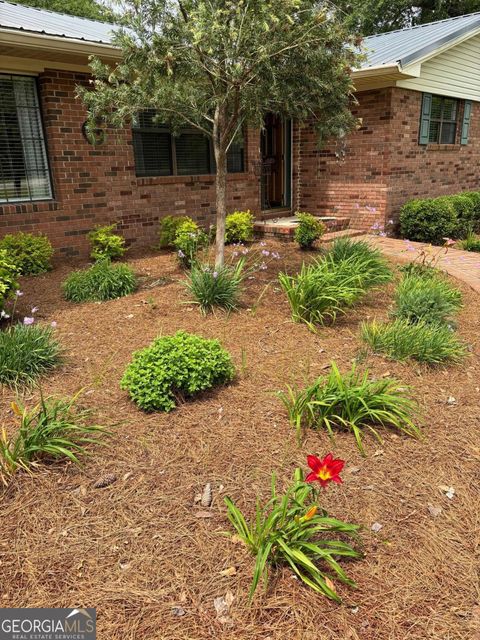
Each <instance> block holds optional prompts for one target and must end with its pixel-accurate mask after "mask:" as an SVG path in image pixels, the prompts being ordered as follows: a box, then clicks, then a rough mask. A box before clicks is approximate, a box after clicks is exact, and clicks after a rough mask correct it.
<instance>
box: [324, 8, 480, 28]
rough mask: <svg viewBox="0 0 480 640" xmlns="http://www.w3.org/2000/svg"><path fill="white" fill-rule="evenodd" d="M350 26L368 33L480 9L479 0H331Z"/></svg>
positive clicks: (451, 16)
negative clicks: (414, 0) (412, 0)
mask: <svg viewBox="0 0 480 640" xmlns="http://www.w3.org/2000/svg"><path fill="white" fill-rule="evenodd" d="M334 3H335V5H336V6H337V7H338V9H339V11H340V12H341V13H343V15H344V17H345V24H346V25H347V26H348V27H349V28H350V29H351V30H352V31H355V32H358V33H361V34H362V35H364V36H369V35H372V34H375V33H383V32H385V31H392V30H394V29H403V28H404V27H409V26H413V25H417V24H425V23H426V22H434V21H435V20H444V19H445V18H454V17H456V16H461V15H463V14H465V13H473V12H475V11H480V0H417V2H415V3H414V4H412V3H411V2H408V0H334Z"/></svg>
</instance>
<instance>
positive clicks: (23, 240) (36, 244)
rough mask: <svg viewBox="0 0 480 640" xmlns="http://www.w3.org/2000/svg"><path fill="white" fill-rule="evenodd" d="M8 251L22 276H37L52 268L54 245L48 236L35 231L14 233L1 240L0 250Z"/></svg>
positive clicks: (9, 256) (10, 258)
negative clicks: (35, 233) (34, 232)
mask: <svg viewBox="0 0 480 640" xmlns="http://www.w3.org/2000/svg"><path fill="white" fill-rule="evenodd" d="M2 250H5V251H6V252H7V255H8V258H9V260H10V261H11V262H12V263H13V264H14V265H15V266H16V267H17V270H18V273H19V274H20V275H22V276H35V275H37V274H39V273H45V271H49V270H50V269H51V268H52V256H53V247H52V243H51V242H50V240H49V239H48V238H47V236H44V235H42V234H38V235H34V234H33V233H23V232H21V231H20V232H19V233H14V234H8V235H6V236H4V237H3V238H2V239H1V240H0V251H2Z"/></svg>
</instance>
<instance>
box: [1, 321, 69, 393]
mask: <svg viewBox="0 0 480 640" xmlns="http://www.w3.org/2000/svg"><path fill="white" fill-rule="evenodd" d="M61 361H62V356H61V348H60V345H59V343H58V342H57V340H56V339H55V338H54V332H53V328H52V327H45V326H42V325H23V324H14V325H11V326H9V327H7V328H6V329H5V330H4V331H0V384H6V385H10V386H17V385H31V384H33V383H35V382H36V381H37V380H38V378H39V377H40V376H42V375H43V374H45V373H47V372H48V371H50V370H51V369H53V368H54V367H56V366H58V365H59V364H60V363H61Z"/></svg>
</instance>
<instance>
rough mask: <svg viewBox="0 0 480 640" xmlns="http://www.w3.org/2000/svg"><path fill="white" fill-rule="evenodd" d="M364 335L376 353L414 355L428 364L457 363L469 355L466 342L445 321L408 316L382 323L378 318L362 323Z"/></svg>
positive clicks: (402, 357) (401, 356) (394, 356)
mask: <svg viewBox="0 0 480 640" xmlns="http://www.w3.org/2000/svg"><path fill="white" fill-rule="evenodd" d="M361 337H362V340H363V341H364V342H366V343H367V344H368V345H369V346H370V348H371V349H372V350H373V351H374V352H376V353H385V354H386V355H387V356H388V357H390V358H392V359H393V360H407V359H409V358H412V359H414V360H418V361H419V362H425V363H427V364H441V363H449V362H451V363H458V362H461V361H462V360H463V358H464V357H465V356H466V353H467V350H466V348H465V345H464V344H463V343H462V342H461V340H459V339H458V338H457V336H456V335H455V333H454V331H453V330H452V329H451V327H449V326H448V325H446V324H443V323H442V324H438V323H437V324H434V323H431V322H425V321H424V320H422V321H420V322H417V323H415V324H412V323H411V322H409V321H408V320H403V319H397V320H395V321H394V322H390V323H384V324H380V323H378V322H376V321H375V320H374V321H372V322H364V323H362V325H361Z"/></svg>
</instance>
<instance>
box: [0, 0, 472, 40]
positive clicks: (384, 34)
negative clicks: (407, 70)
mask: <svg viewBox="0 0 480 640" xmlns="http://www.w3.org/2000/svg"><path fill="white" fill-rule="evenodd" d="M1 1H3V0H0V2H1ZM472 16H479V17H480V11H474V12H472V13H464V14H463V15H461V16H453V17H451V18H443V19H442V20H434V21H433V22H425V23H423V24H414V25H411V26H410V27H403V28H402V29H394V30H393V31H384V32H383V33H374V34H373V35H371V36H366V37H365V38H364V41H365V40H370V39H373V38H381V37H382V36H387V35H391V34H392V33H401V32H402V31H413V30H414V29H424V28H425V27H431V26H432V24H440V23H442V22H454V21H455V20H460V19H462V18H471V17H472Z"/></svg>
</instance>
